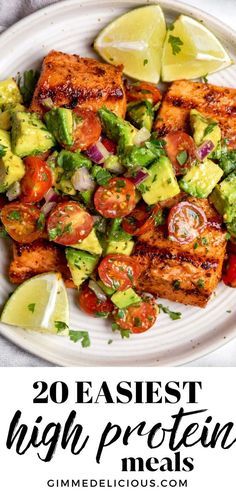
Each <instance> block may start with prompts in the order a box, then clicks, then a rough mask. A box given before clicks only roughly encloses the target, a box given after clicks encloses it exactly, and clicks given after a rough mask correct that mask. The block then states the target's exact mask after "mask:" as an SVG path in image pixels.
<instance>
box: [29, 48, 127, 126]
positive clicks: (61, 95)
mask: <svg viewBox="0 0 236 495" xmlns="http://www.w3.org/2000/svg"><path fill="white" fill-rule="evenodd" d="M122 69H123V66H122V65H119V66H116V67H114V66H113V65H109V64H105V63H102V62H98V61H97V60H95V59H92V58H82V57H79V56H78V55H68V54H67V53H62V52H58V51H51V52H49V54H48V55H46V57H45V58H44V60H43V66H42V70H41V74H40V77H39V80H38V83H37V86H36V88H35V92H34V95H33V99H32V103H31V106H30V110H32V111H34V112H38V113H39V114H43V113H44V112H45V110H46V108H45V107H44V106H43V104H42V101H43V100H44V99H45V98H51V99H52V101H53V104H54V105H55V106H56V107H62V106H64V107H66V108H72V109H75V108H77V107H80V108H86V109H90V110H93V111H97V110H98V109H99V108H101V107H102V106H103V105H106V107H108V108H109V109H110V110H112V111H113V112H115V113H116V114H117V115H119V116H121V117H124V115H125V111H126V97H125V90H124V86H123V81H122Z"/></svg>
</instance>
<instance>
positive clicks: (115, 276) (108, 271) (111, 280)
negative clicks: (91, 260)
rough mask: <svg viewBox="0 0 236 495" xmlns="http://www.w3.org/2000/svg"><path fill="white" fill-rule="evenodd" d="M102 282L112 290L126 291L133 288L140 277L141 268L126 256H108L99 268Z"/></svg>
mask: <svg viewBox="0 0 236 495" xmlns="http://www.w3.org/2000/svg"><path fill="white" fill-rule="evenodd" d="M98 273H99V277H100V279H101V280H102V282H103V283H104V284H105V285H106V286H107V287H111V288H112V289H116V290H126V289H128V288H129V287H133V286H134V285H135V284H136V282H137V279H138V277H139V275H140V267H139V265H138V263H137V261H135V260H134V259H133V258H131V257H130V256H126V255H125V254H108V255H107V256H106V257H105V258H103V260H102V261H101V263H100V265H99V267H98Z"/></svg>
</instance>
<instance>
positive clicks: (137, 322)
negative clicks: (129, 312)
mask: <svg viewBox="0 0 236 495" xmlns="http://www.w3.org/2000/svg"><path fill="white" fill-rule="evenodd" d="M134 326H135V327H141V326H142V321H141V319H140V318H139V317H138V316H135V318H134Z"/></svg>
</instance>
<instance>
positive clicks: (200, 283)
mask: <svg viewBox="0 0 236 495" xmlns="http://www.w3.org/2000/svg"><path fill="white" fill-rule="evenodd" d="M197 286H198V287H199V288H200V289H203V287H204V286H205V282H204V280H203V279H202V278H199V280H198V281H197Z"/></svg>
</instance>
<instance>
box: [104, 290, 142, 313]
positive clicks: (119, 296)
mask: <svg viewBox="0 0 236 495" xmlns="http://www.w3.org/2000/svg"><path fill="white" fill-rule="evenodd" d="M111 300H112V302H113V304H115V306H117V307H118V308H120V309H123V308H127V307H128V306H131V304H137V303H139V302H141V301H142V299H141V297H139V296H138V294H136V292H134V290H133V289H132V288H131V287H130V288H129V289H127V290H122V291H117V292H115V294H113V296H111Z"/></svg>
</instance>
